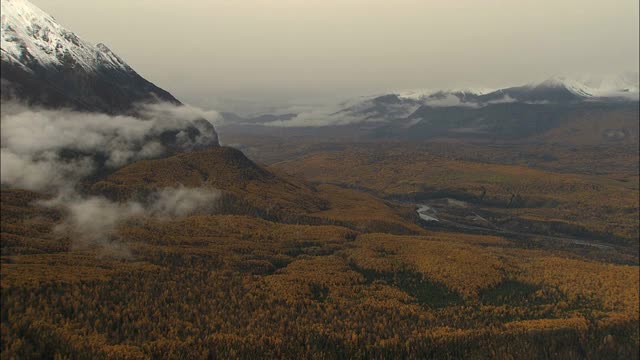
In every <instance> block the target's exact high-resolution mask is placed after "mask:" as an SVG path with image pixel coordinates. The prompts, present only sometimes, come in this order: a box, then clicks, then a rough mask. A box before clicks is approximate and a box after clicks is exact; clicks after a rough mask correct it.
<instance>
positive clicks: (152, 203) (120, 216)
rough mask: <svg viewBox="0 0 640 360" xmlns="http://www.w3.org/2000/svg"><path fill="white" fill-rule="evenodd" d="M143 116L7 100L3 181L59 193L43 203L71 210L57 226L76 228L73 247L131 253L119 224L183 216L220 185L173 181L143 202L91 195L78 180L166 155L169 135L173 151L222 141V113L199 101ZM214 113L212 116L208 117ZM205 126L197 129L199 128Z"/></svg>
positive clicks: (145, 109) (205, 208) (156, 108)
mask: <svg viewBox="0 0 640 360" xmlns="http://www.w3.org/2000/svg"><path fill="white" fill-rule="evenodd" d="M137 113H138V114H139V116H138V117H134V116H111V115H105V114H96V113H83V112H75V111H70V110H45V109H38V108H33V107H26V106H24V105H21V104H16V103H3V104H2V113H1V115H0V123H1V124H0V134H1V135H0V139H1V148H0V164H1V165H0V166H1V169H0V178H1V183H2V186H7V187H13V188H22V189H28V190H33V191H41V192H47V193H49V194H53V198H52V199H50V200H47V201H42V202H40V205H43V206H47V207H55V208H59V209H62V211H63V212H64V213H65V214H66V216H65V218H64V220H63V221H62V223H61V224H60V225H59V226H58V227H57V229H56V231H58V232H60V233H64V234H68V235H69V236H70V238H71V239H72V246H73V247H76V248H87V247H94V246H97V247H99V248H101V249H102V252H103V253H107V254H110V255H114V256H127V254H128V250H127V248H126V247H125V246H123V245H121V244H120V243H119V242H117V241H116V242H114V240H115V238H114V236H116V235H115V234H116V229H117V228H118V226H119V225H121V224H123V223H124V222H126V221H129V220H130V219H136V218H140V217H145V216H153V217H161V218H165V217H176V216H188V215H191V214H193V213H195V212H210V211H212V210H213V209H214V206H215V202H216V200H217V199H218V197H219V192H218V191H216V190H214V189H188V188H176V189H173V188H167V189H160V190H159V191H157V192H156V193H154V194H151V195H150V196H149V197H147V199H145V200H144V201H143V202H124V203H119V202H113V201H110V200H108V199H106V198H104V197H99V196H84V195H82V194H80V193H79V192H78V191H77V189H76V185H77V184H78V182H79V181H81V180H82V179H85V178H87V177H88V176H91V175H93V174H95V173H96V172H97V171H99V170H104V169H105V168H106V169H115V168H118V167H121V166H124V165H127V164H129V163H131V162H134V161H137V160H140V159H148V158H153V157H158V156H161V155H163V154H165V153H167V151H168V149H167V148H166V146H165V145H163V142H162V138H163V137H164V136H166V134H170V136H173V140H172V141H171V143H170V144H169V145H168V146H171V147H172V150H180V151H184V150H190V149H193V148H197V147H202V146H208V145H217V143H218V138H217V134H216V132H215V130H214V129H213V126H212V124H211V122H212V120H213V121H215V120H217V119H218V118H219V117H218V114H217V113H216V112H212V111H202V110H200V109H197V108H194V107H191V106H175V105H172V104H152V105H141V106H140V107H139V108H138V111H137ZM204 119H209V120H204ZM196 130H197V131H196Z"/></svg>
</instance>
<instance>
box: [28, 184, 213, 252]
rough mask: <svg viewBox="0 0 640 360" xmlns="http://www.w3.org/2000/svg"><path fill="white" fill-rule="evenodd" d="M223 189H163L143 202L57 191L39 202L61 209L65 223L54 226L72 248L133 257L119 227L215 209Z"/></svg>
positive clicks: (204, 212)
mask: <svg viewBox="0 0 640 360" xmlns="http://www.w3.org/2000/svg"><path fill="white" fill-rule="evenodd" d="M219 197H220V192H219V191H217V190H215V189H205V188H184V187H180V188H164V189H161V190H159V191H157V192H155V193H153V194H151V195H149V196H148V198H147V199H145V200H144V201H140V202H138V201H127V202H114V201H111V200H109V199H107V198H105V197H102V196H89V197H85V196H82V195H80V194H79V193H77V192H75V191H67V192H63V193H61V194H58V195H57V196H56V197H54V198H53V199H50V200H45V201H40V202H39V205H41V206H45V207H50V208H57V209H61V210H62V211H63V212H64V214H65V217H64V220H63V221H62V223H60V224H59V225H57V226H56V228H55V229H54V230H55V232H56V233H58V234H59V235H62V236H64V235H67V236H69V237H70V238H71V239H72V248H73V249H75V250H85V249H92V248H97V249H98V250H100V253H101V254H102V255H110V256H116V257H128V256H130V253H129V250H128V248H127V247H126V246H125V245H124V244H123V242H122V241H121V240H122V239H119V238H118V231H117V230H118V228H119V227H120V226H122V225H124V224H126V223H127V222H130V221H139V220H143V219H144V218H146V217H156V218H173V217H182V216H189V215H194V214H208V213H212V212H213V211H215V208H216V204H217V200H218V198H219Z"/></svg>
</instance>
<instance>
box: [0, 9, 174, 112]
mask: <svg viewBox="0 0 640 360" xmlns="http://www.w3.org/2000/svg"><path fill="white" fill-rule="evenodd" d="M1 4H2V8H1V10H2V12H1V14H2V15H1V18H0V19H1V21H0V23H1V42H0V59H1V64H2V80H1V85H2V98H3V99H9V98H18V99H20V100H22V101H23V102H27V103H30V104H39V105H44V106H48V107H71V108H75V109H79V110H85V111H98V112H103V113H110V114H119V113H126V112H129V111H131V109H132V107H133V105H134V104H136V103H139V102H169V103H173V104H180V101H178V100H177V99H176V98H175V97H173V96H172V95H171V94H170V93H169V92H167V91H165V90H163V89H161V88H159V87H157V86H156V85H154V84H152V83H151V82H149V81H147V80H146V79H144V78H143V77H141V76H140V75H139V74H138V73H137V72H136V71H135V70H134V69H132V68H131V67H130V66H129V65H127V63H126V62H124V60H122V59H121V58H120V57H119V56H118V55H116V54H115V53H114V52H112V51H111V50H110V49H109V48H108V47H107V46H106V45H104V44H98V45H93V44H91V43H89V42H87V41H85V40H83V39H81V38H80V37H78V36H77V35H76V34H74V33H73V32H71V31H69V30H67V29H65V28H64V27H62V26H61V25H60V24H58V23H57V22H56V20H55V19H54V18H53V17H51V16H50V15H49V14H47V13H45V12H44V11H42V10H40V9H39V8H38V7H36V6H35V5H33V4H31V3H30V2H28V1H26V0H2V2H1Z"/></svg>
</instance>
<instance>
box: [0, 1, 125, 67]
mask: <svg viewBox="0 0 640 360" xmlns="http://www.w3.org/2000/svg"><path fill="white" fill-rule="evenodd" d="M1 10H2V12H1V14H2V15H1V17H0V32H1V39H0V50H1V51H0V52H1V58H2V60H3V61H6V62H10V63H13V64H15V65H19V66H21V67H23V68H25V69H27V70H28V69H30V68H31V67H32V66H33V65H36V64H37V65H40V66H43V67H51V66H53V67H57V66H80V67H82V68H84V69H86V70H95V69H97V68H116V69H121V70H127V71H128V70H130V68H129V66H127V65H126V64H125V63H124V61H122V59H121V58H120V57H118V56H117V55H115V54H114V53H113V52H112V51H111V50H109V49H108V48H107V47H106V46H104V45H101V46H94V45H93V44H91V43H89V42H86V41H84V40H82V39H80V38H79V37H78V36H77V35H76V34H74V33H73V32H71V31H69V30H67V29H65V28H64V27H62V26H61V25H60V24H58V22H56V20H55V19H54V18H53V17H52V16H51V15H49V14H47V13H46V12H44V11H42V10H41V9H39V8H38V7H37V6H35V5H33V4H32V3H30V2H29V1H27V0H2V1H1Z"/></svg>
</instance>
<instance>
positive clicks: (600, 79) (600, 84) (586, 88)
mask: <svg viewBox="0 0 640 360" xmlns="http://www.w3.org/2000/svg"><path fill="white" fill-rule="evenodd" d="M638 84H639V81H638V73H634V72H625V73H622V74H617V75H607V76H604V75H583V76H580V77H575V78H572V77H567V76H554V77H551V78H549V79H547V80H545V81H543V82H541V83H531V84H529V85H528V86H529V87H531V88H540V87H550V88H559V87H564V88H565V89H567V90H569V91H571V92H572V93H573V94H575V95H577V96H580V97H583V98H624V99H630V100H637V99H638V95H639V93H640V91H639V85H638Z"/></svg>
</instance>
